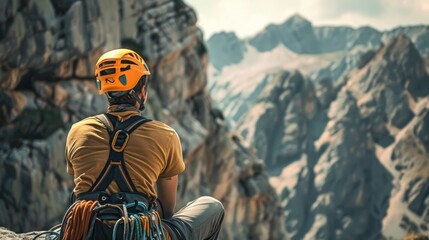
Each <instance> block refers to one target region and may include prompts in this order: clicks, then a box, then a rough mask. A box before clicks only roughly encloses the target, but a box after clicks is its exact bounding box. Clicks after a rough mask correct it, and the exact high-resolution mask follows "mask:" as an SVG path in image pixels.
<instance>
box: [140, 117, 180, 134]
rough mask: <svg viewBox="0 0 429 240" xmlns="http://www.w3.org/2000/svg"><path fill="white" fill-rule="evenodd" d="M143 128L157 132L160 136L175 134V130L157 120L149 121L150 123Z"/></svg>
mask: <svg viewBox="0 0 429 240" xmlns="http://www.w3.org/2000/svg"><path fill="white" fill-rule="evenodd" d="M143 126H145V128H147V129H150V130H151V131H155V132H159V133H160V134H169V135H171V134H176V130H174V129H173V128H172V127H170V126H168V125H167V124H165V123H163V122H160V121H157V120H151V121H150V122H147V123H145V124H143Z"/></svg>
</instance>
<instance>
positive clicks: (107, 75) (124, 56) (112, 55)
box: [95, 49, 150, 94]
mask: <svg viewBox="0 0 429 240" xmlns="http://www.w3.org/2000/svg"><path fill="white" fill-rule="evenodd" d="M148 75H150V71H149V67H148V66H147V64H146V63H145V61H144V60H143V58H142V57H140V55H138V54H137V53H136V52H134V51H132V50H130V49H114V50H111V51H108V52H106V53H104V54H103V55H101V57H100V58H99V59H98V61H97V63H96V65H95V78H96V79H97V87H98V93H99V94H103V93H106V92H126V91H130V90H131V89H133V88H134V86H136V85H137V83H138V82H139V80H140V78H141V77H143V76H148Z"/></svg>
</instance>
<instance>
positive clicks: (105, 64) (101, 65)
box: [98, 61, 116, 68]
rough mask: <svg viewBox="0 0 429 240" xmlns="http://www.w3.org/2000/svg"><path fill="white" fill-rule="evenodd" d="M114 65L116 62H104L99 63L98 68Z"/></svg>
mask: <svg viewBox="0 0 429 240" xmlns="http://www.w3.org/2000/svg"><path fill="white" fill-rule="evenodd" d="M115 63H116V61H105V62H102V63H100V64H99V65H98V67H99V68H101V67H104V66H107V65H114V64H115Z"/></svg>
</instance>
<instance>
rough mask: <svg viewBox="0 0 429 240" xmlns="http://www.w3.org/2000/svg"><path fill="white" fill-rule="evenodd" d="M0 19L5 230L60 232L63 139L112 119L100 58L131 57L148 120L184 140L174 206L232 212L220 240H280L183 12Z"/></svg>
mask: <svg viewBox="0 0 429 240" xmlns="http://www.w3.org/2000/svg"><path fill="white" fill-rule="evenodd" d="M0 12H1V14H0V16H1V17H0V26H1V28H0V59H1V60H2V61H1V64H0V65H1V67H0V136H2V137H1V138H0V148H1V151H0V176H1V179H0V192H1V193H2V194H1V195H0V212H1V215H2V217H1V218H0V226H5V227H7V228H10V229H12V230H15V231H18V232H23V231H29V230H36V229H46V228H47V227H48V226H51V225H52V224H54V223H58V222H59V221H60V218H61V217H62V215H63V214H64V212H65V210H66V208H67V204H68V203H67V200H68V196H69V192H70V190H71V188H72V187H73V182H72V178H71V177H70V176H67V175H66V173H65V160H64V156H63V151H64V142H65V138H66V135H67V132H68V129H69V128H70V126H71V124H73V123H74V122H76V121H78V120H80V119H82V118H84V117H86V116H90V115H94V114H98V113H100V112H103V111H105V109H106V100H105V99H104V96H98V94H97V91H96V87H95V84H94V80H93V65H94V63H95V61H96V60H97V59H98V57H99V56H100V55H101V53H102V52H103V51H106V50H109V49H112V48H118V47H128V48H131V49H133V50H135V51H137V52H138V53H140V54H142V55H143V57H144V58H145V59H146V60H147V61H148V63H149V65H150V68H151V72H152V84H151V89H150V96H151V97H150V103H149V104H148V107H147V112H146V115H147V116H149V117H150V118H153V119H157V120H161V121H163V122H166V123H167V124H169V125H171V126H172V127H174V128H175V129H176V130H177V132H178V133H179V135H180V137H181V140H182V144H183V153H184V155H185V157H186V164H187V171H186V172H185V173H184V174H183V176H182V177H181V180H180V183H179V185H180V187H179V194H178V195H179V201H180V204H179V205H180V206H182V205H183V204H185V203H186V202H187V201H189V200H191V199H193V198H195V197H197V196H201V195H205V194H210V195H213V196H214V197H216V198H218V199H220V200H221V201H222V202H223V203H224V205H225V207H226V216H225V222H224V223H225V224H224V227H223V230H222V233H221V238H222V239H283V238H284V236H283V234H284V231H283V229H282V228H281V227H280V226H282V225H283V219H284V218H283V216H282V214H283V213H282V211H279V209H278V208H279V206H280V205H279V202H278V200H277V196H276V194H275V192H274V190H273V189H272V187H271V186H270V185H269V184H268V178H267V176H266V174H265V173H264V166H263V164H262V162H261V161H260V160H258V158H257V157H256V156H255V155H254V154H253V153H251V152H250V151H249V150H248V149H246V148H245V147H244V146H243V144H242V143H241V142H240V140H239V138H237V137H236V136H234V135H233V134H231V133H230V132H229V131H228V128H227V126H226V123H225V120H224V118H223V115H222V113H221V112H220V111H218V110H216V109H214V108H213V107H212V105H211V100H210V96H209V94H208V91H207V87H206V85H207V78H206V74H205V70H206V67H207V65H208V58H207V50H206V47H205V45H204V43H203V40H202V39H203V37H202V33H201V31H200V30H199V29H198V28H197V27H196V25H195V24H196V21H197V19H196V15H195V13H194V11H193V10H192V9H190V8H189V7H188V6H187V5H186V4H184V3H183V1H181V0H151V1H137V0H135V1H134V0H132V1H116V0H107V1H100V0H89V1H35V0H34V1H33V0H32V1H12V0H7V1H2V3H1V4H0ZM273 212H274V213H275V214H273ZM11 236H12V235H11ZM22 238H25V236H22Z"/></svg>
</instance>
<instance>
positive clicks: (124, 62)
mask: <svg viewBox="0 0 429 240" xmlns="http://www.w3.org/2000/svg"><path fill="white" fill-rule="evenodd" d="M121 63H122V64H133V65H137V63H135V62H133V61H130V60H121Z"/></svg>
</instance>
